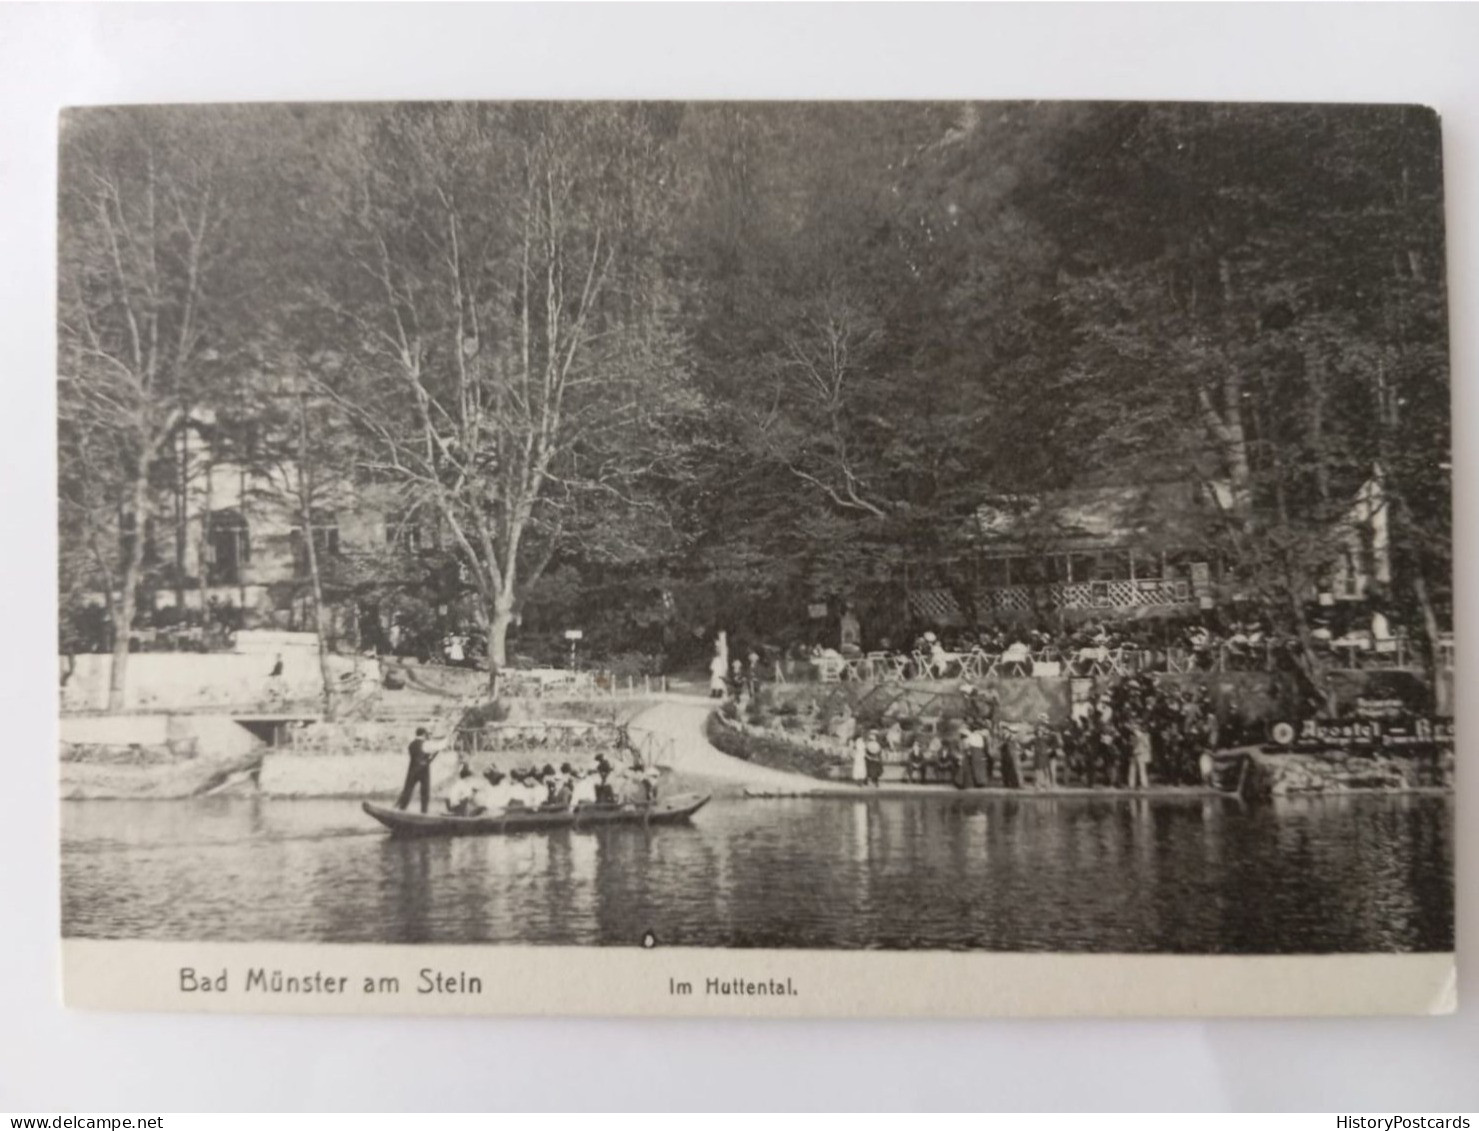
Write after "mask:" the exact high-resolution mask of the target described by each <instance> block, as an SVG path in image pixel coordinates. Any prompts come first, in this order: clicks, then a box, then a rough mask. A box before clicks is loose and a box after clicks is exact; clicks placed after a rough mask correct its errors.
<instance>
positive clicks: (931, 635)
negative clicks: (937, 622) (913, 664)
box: [924, 632, 935, 640]
mask: <svg viewBox="0 0 1479 1131" xmlns="http://www.w3.org/2000/svg"><path fill="white" fill-rule="evenodd" d="M924 638H925V639H926V640H934V638H935V634H934V633H933V632H926V633H925V634H924Z"/></svg>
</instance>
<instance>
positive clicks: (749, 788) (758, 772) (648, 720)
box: [632, 697, 825, 796]
mask: <svg viewBox="0 0 1479 1131" xmlns="http://www.w3.org/2000/svg"><path fill="white" fill-rule="evenodd" d="M714 706H715V704H714V701H713V700H711V699H700V698H697V697H694V698H692V699H687V698H683V699H679V698H676V697H673V698H669V699H666V700H664V701H663V702H661V703H657V704H655V705H654V706H652V707H649V708H648V709H647V710H645V711H643V712H642V713H641V714H640V715H638V716H637V717H636V718H634V719H633V720H632V726H634V727H642V728H645V729H647V730H650V731H652V732H654V733H656V734H660V735H662V736H664V737H665V738H670V739H672V741H673V767H672V768H673V772H674V773H676V774H677V775H679V776H680V777H682V778H684V779H685V780H686V779H693V780H694V781H698V782H703V783H705V784H711V785H713V786H715V787H730V789H731V790H732V791H733V792H754V793H764V794H769V795H772V796H785V795H792V794H800V793H815V792H818V787H819V786H820V787H822V788H825V786H824V785H823V783H821V782H818V781H817V780H816V779H814V778H809V777H805V776H804V775H802V774H788V773H784V772H783V771H781V770H772V769H768V768H767V767H765V766H757V765H755V764H754V763H751V762H746V761H744V760H743V759H740V758H732V757H730V756H729V755H728V754H723V753H721V752H720V751H718V750H715V749H714V747H713V746H711V745H710V744H709V740H708V739H707V738H705V737H704V724H705V722H706V721H707V720H708V717H709V713H710V712H711V711H713V710H714ZM728 791H730V790H726V792H728Z"/></svg>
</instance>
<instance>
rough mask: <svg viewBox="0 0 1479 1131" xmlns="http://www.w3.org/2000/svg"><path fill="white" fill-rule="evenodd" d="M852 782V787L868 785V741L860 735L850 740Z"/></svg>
mask: <svg viewBox="0 0 1479 1131" xmlns="http://www.w3.org/2000/svg"><path fill="white" fill-rule="evenodd" d="M852 780H853V784H854V785H867V784H868V740H867V739H866V738H865V737H863V736H862V735H861V734H860V735H858V736H857V738H855V739H853V740H852Z"/></svg>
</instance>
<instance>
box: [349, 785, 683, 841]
mask: <svg viewBox="0 0 1479 1131" xmlns="http://www.w3.org/2000/svg"><path fill="white" fill-rule="evenodd" d="M708 801H709V794H707V793H678V794H674V795H673V796H672V797H661V798H658V800H657V801H655V802H652V803H651V804H620V805H607V804H595V805H589V804H586V805H576V806H573V807H570V808H563V809H557V808H548V807H545V808H539V809H525V808H520V807H518V806H515V807H514V808H512V809H504V810H502V811H500V812H497V813H484V814H481V815H480V816H477V817H457V816H453V815H452V814H451V813H412V812H409V811H407V810H405V809H393V808H391V807H389V806H386V805H375V804H373V803H371V802H369V801H366V802H365V803H364V806H363V808H364V810H365V812H366V813H368V814H369V815H370V816H372V817H374V818H375V820H377V821H379V822H380V823H381V824H382V825H384V826H385V827H386V828H387V829H389V830H390V831H391V833H392V834H393V835H395V836H497V835H499V834H502V833H521V832H542V831H545V830H548V829H572V828H573V829H585V828H593V827H595V826H597V825H676V824H681V823H683V822H684V821H687V820H688V819H689V818H690V817H692V816H693V815H694V814H695V813H697V812H698V811H699V810H700V809H702V808H703V807H704V806H705V805H707V804H708Z"/></svg>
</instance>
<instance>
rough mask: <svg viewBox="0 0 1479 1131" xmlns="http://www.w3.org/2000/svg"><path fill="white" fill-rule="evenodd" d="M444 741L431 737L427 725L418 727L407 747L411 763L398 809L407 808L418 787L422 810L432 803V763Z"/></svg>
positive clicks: (402, 788)
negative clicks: (419, 788)
mask: <svg viewBox="0 0 1479 1131" xmlns="http://www.w3.org/2000/svg"><path fill="white" fill-rule="evenodd" d="M444 745H445V744H444V743H442V742H441V741H439V740H437V739H434V738H432V737H431V732H430V731H429V730H427V729H426V728H425V727H417V728H416V737H415V738H413V739H412V740H411V744H410V746H408V747H406V753H407V754H408V755H409V756H410V759H411V761H410V764H409V765H407V767H406V784H405V785H404V786H402V787H401V795H400V797H399V798H398V799H397V800H396V803H395V807H396V808H397V809H405V808H406V807H407V806H409V805H410V804H411V794H412V793H413V792H415V790H416V787H417V786H420V787H421V811H422V812H423V813H425V812H426V810H427V808H428V807H429V806H430V804H431V764H432V762H434V761H435V760H436V756H437V755H438V754H440V753H441V752H442V749H443V747H444Z"/></svg>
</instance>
